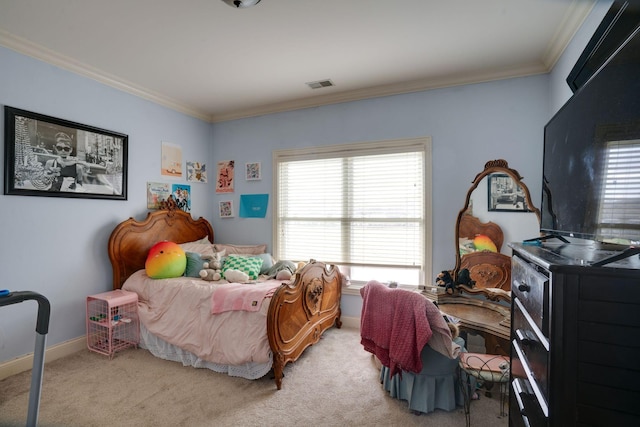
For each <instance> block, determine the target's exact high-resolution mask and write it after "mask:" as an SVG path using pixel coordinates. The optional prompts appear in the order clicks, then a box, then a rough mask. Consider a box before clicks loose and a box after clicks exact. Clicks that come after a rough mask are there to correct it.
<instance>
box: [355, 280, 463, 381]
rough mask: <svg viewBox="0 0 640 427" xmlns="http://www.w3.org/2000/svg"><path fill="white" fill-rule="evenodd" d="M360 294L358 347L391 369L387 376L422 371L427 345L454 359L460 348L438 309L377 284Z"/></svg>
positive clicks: (408, 293)
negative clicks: (453, 340) (360, 311)
mask: <svg viewBox="0 0 640 427" xmlns="http://www.w3.org/2000/svg"><path fill="white" fill-rule="evenodd" d="M360 294H361V295H362V298H363V301H362V314H361V317H360V335H361V344H362V345H363V346H364V349H365V350H367V351H368V352H370V353H373V354H374V355H376V357H378V359H380V362H381V363H382V364H383V365H384V366H387V367H388V368H389V369H390V372H389V374H390V376H393V375H395V374H396V373H397V372H400V371H403V370H404V371H410V372H415V373H419V372H420V371H422V358H421V353H422V349H423V348H424V346H425V345H426V344H427V342H429V344H430V346H431V347H432V348H433V349H434V350H436V351H438V352H440V353H442V354H444V355H446V356H448V357H451V358H455V357H456V356H457V352H456V348H455V347H458V349H457V350H458V351H459V346H455V347H454V344H453V342H452V341H451V332H450V330H449V328H448V327H447V325H446V322H445V321H444V319H443V317H442V314H441V313H440V310H438V308H437V307H436V306H435V305H434V304H433V303H432V302H431V301H428V300H427V299H426V298H425V297H424V296H422V295H420V294H419V293H416V292H413V291H408V290H404V289H390V288H388V287H387V286H385V285H383V284H381V283H379V282H376V281H371V282H369V283H367V284H366V285H365V286H364V287H363V288H362V289H361V290H360ZM431 341H432V342H431ZM431 344H433V345H431Z"/></svg>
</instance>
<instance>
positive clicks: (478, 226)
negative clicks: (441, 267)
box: [422, 159, 540, 356]
mask: <svg viewBox="0 0 640 427" xmlns="http://www.w3.org/2000/svg"><path fill="white" fill-rule="evenodd" d="M492 176H499V177H501V182H503V183H505V182H506V183H508V186H509V187H510V190H511V191H512V192H513V194H515V192H516V189H517V190H518V192H519V193H520V194H522V195H523V197H524V199H525V202H524V205H520V206H522V207H521V208H520V209H519V210H516V208H514V210H513V212H511V213H509V212H508V210H509V206H508V205H507V206H506V207H504V208H501V209H495V206H492V207H491V208H490V207H489V203H488V201H487V198H488V197H487V195H491V194H492V193H493V190H495V189H492V188H490V184H489V182H490V179H489V178H491V177H492ZM509 178H510V180H509ZM479 186H480V187H479ZM478 188H479V191H477V192H475V191H476V189H478ZM474 192H475V193H474ZM474 194H475V196H476V197H474V198H473V199H472V196H473V195H474ZM501 194H502V193H501ZM477 196H479V197H477ZM473 200H476V201H475V202H474V201H473ZM470 201H471V202H470ZM479 201H484V202H483V203H480V202H479ZM513 206H515V203H514V204H513ZM490 211H497V212H490ZM507 214H510V215H535V216H536V218H537V224H535V227H534V228H535V229H534V230H532V231H531V233H532V236H535V234H533V233H538V232H539V228H538V226H539V221H540V211H539V210H538V209H537V208H535V206H534V205H533V203H532V201H531V195H530V194H529V189H528V188H527V186H526V185H525V184H524V183H523V182H522V177H521V176H520V174H519V173H518V172H517V171H516V170H515V169H511V168H510V167H509V165H508V163H507V162H506V161H505V160H502V159H498V160H492V161H489V162H487V163H486V164H485V168H484V170H483V171H482V172H480V173H479V174H478V175H476V177H475V179H474V180H473V182H472V185H471V188H470V189H469V191H468V192H467V197H466V199H465V204H464V206H463V208H462V209H461V210H460V212H459V214H458V218H457V221H456V226H455V245H456V266H455V268H454V270H452V271H451V275H452V276H453V278H454V280H455V279H456V278H457V277H458V273H459V272H460V271H461V270H462V269H467V270H469V273H470V276H471V279H472V280H473V281H474V282H475V283H474V285H473V286H467V285H459V286H458V291H457V292H455V293H454V294H453V295H449V294H447V293H446V292H445V289H444V288H443V287H438V286H435V285H433V286H427V287H426V289H425V290H423V291H422V294H423V295H424V296H425V297H426V298H429V299H430V300H432V301H434V302H436V303H437V304H438V306H439V308H440V310H441V311H442V312H443V313H445V314H448V315H450V316H453V317H455V318H457V319H459V320H460V323H459V326H460V329H462V330H463V331H465V330H466V331H470V332H473V333H477V334H479V335H481V336H482V337H483V338H484V340H485V351H486V353H489V354H501V355H505V356H508V355H509V354H510V348H511V346H510V328H511V309H510V307H511V256H510V255H506V254H503V253H500V251H501V249H502V245H503V242H504V234H503V230H502V228H501V227H500V225H498V223H499V222H500V220H501V219H504V218H505V217H504V215H507ZM476 215H478V216H480V217H482V218H483V219H481V218H478V217H477V216H476ZM501 215H502V216H501ZM534 222H536V221H534ZM479 235H481V236H483V237H486V238H488V239H490V240H491V242H493V243H494V244H495V246H496V248H495V249H496V251H490V250H483V249H482V248H475V249H474V248H472V249H471V250H470V251H469V250H468V247H467V246H465V245H464V244H463V243H465V242H470V241H473V240H474V238H475V237H477V236H479Z"/></svg>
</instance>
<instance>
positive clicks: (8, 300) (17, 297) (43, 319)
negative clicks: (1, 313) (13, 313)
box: [0, 291, 51, 335]
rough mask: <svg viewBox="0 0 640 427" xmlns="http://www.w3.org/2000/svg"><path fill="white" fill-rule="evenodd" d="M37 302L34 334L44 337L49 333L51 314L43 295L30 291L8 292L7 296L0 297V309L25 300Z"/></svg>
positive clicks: (49, 306)
mask: <svg viewBox="0 0 640 427" xmlns="http://www.w3.org/2000/svg"><path fill="white" fill-rule="evenodd" d="M31 299H33V300H36V301H38V320H37V322H36V332H38V333H39V334H40V335H46V334H47V333H48V332H49V315H50V314H51V304H49V300H48V299H46V298H45V297H44V296H43V295H40V294H39V293H37V292H32V291H16V292H10V293H9V295H6V296H3V297H0V307H2V306H5V305H10V304H18V303H21V302H22V301H27V300H31Z"/></svg>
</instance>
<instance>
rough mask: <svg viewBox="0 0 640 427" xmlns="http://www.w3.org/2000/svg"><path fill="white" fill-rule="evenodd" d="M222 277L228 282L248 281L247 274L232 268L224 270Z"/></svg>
mask: <svg viewBox="0 0 640 427" xmlns="http://www.w3.org/2000/svg"><path fill="white" fill-rule="evenodd" d="M224 278H225V279H227V280H228V281H229V283H248V282H250V280H249V275H248V274H247V273H245V272H244V271H240V270H234V269H232V268H230V269H229V270H226V271H225V272H224Z"/></svg>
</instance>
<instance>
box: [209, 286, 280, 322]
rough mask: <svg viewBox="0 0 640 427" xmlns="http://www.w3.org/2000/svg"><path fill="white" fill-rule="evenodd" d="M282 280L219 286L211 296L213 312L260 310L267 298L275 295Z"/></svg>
mask: <svg viewBox="0 0 640 427" xmlns="http://www.w3.org/2000/svg"><path fill="white" fill-rule="evenodd" d="M281 284H282V281H281V280H275V279H272V280H267V281H265V282H258V283H255V284H245V283H229V284H226V285H221V286H218V287H217V288H216V290H215V292H214V293H213V295H212V296H211V314H218V313H223V312H225V311H234V310H243V311H258V310H260V307H262V302H263V301H264V299H265V298H268V297H270V296H272V295H273V293H274V292H275V291H276V289H277V288H278V287H279V286H280V285H281Z"/></svg>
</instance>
